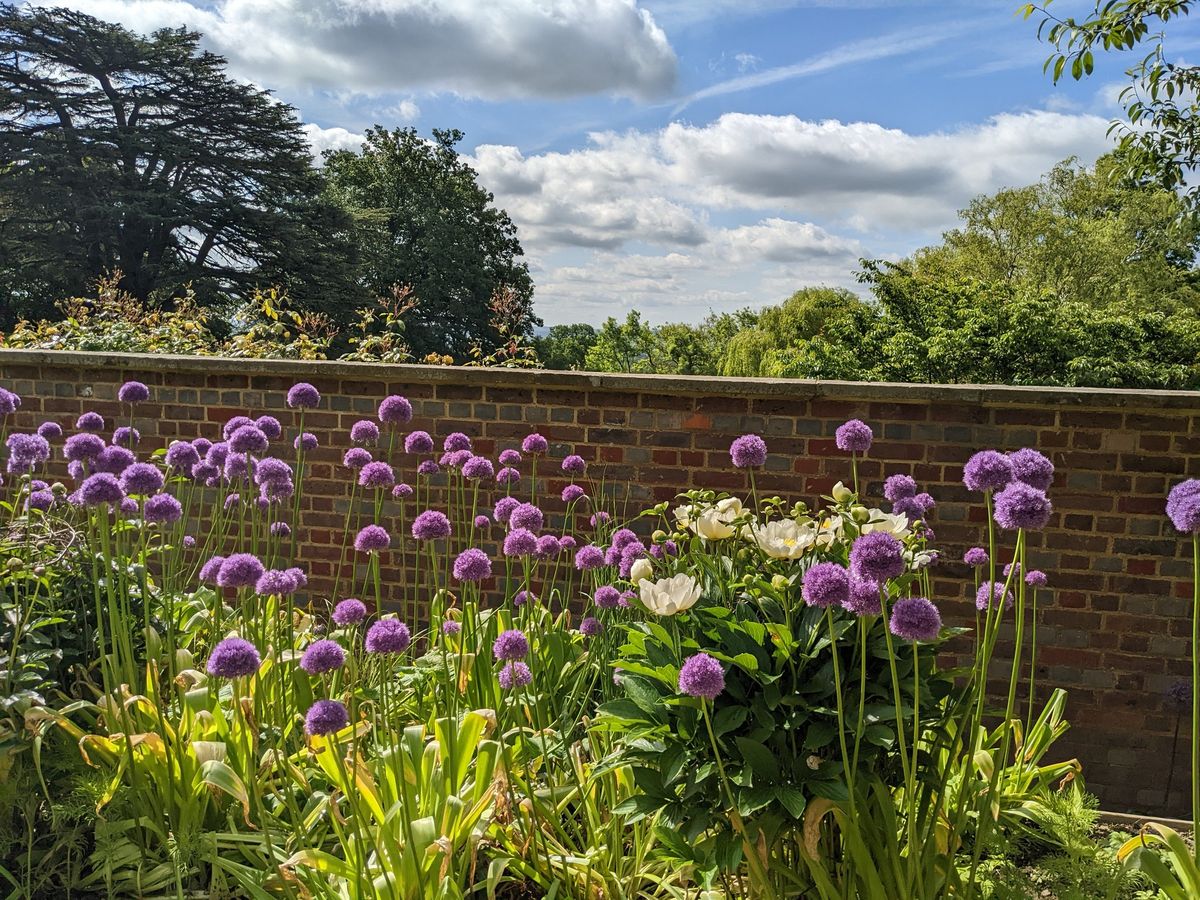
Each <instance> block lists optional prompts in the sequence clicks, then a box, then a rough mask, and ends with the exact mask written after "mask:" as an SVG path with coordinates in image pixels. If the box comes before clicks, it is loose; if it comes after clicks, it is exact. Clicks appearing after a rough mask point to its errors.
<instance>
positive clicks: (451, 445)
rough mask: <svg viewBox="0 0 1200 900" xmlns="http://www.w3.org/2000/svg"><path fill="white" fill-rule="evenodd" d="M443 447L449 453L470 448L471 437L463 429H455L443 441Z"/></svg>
mask: <svg viewBox="0 0 1200 900" xmlns="http://www.w3.org/2000/svg"><path fill="white" fill-rule="evenodd" d="M442 449H443V450H445V451H446V452H447V453H455V452H458V451H460V450H470V449H471V439H470V438H469V437H467V436H466V435H465V434H463V433H462V432H461V431H453V432H451V433H450V434H448V435H446V439H445V440H444V441H442Z"/></svg>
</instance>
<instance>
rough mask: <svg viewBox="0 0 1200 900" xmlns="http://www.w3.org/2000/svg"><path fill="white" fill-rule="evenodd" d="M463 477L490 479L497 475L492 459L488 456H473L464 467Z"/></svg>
mask: <svg viewBox="0 0 1200 900" xmlns="http://www.w3.org/2000/svg"><path fill="white" fill-rule="evenodd" d="M462 473H463V478H472V479H481V480H484V481H486V480H488V479H491V478H495V477H496V470H495V468H493V466H492V461H491V460H490V459H488V458H487V457H486V456H472V457H471V458H470V459H468V460H467V461H466V462H465V463H463V467H462Z"/></svg>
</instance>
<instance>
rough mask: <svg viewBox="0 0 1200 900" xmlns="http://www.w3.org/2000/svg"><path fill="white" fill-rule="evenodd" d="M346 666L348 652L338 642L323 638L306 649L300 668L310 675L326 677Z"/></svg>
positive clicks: (301, 658)
mask: <svg viewBox="0 0 1200 900" xmlns="http://www.w3.org/2000/svg"><path fill="white" fill-rule="evenodd" d="M345 664H346V651H345V650H344V649H343V648H342V645H341V644H339V643H338V642H337V641H331V640H329V639H328V638H323V639H322V640H319V641H313V642H312V643H311V644H309V645H308V646H307V647H305V648H304V653H303V655H301V657H300V668H301V669H303V670H304V671H305V672H307V673H308V674H309V675H324V674H325V673H326V672H332V671H334V670H335V669H340V668H341V667H342V666H344V665H345Z"/></svg>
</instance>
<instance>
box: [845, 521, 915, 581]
mask: <svg viewBox="0 0 1200 900" xmlns="http://www.w3.org/2000/svg"><path fill="white" fill-rule="evenodd" d="M850 569H851V571H852V572H854V574H855V575H858V576H859V577H860V578H862V579H864V580H866V581H877V582H884V581H887V580H888V579H889V578H895V577H897V576H898V575H900V574H902V573H903V572H904V545H903V544H901V543H900V542H899V541H898V540H896V538H895V537H894V536H892V535H890V534H888V533H887V532H886V531H872V532H871V533H870V534H864V535H862V536H861V537H859V538H858V539H857V540H855V541H854V544H853V545H852V546H851V547H850Z"/></svg>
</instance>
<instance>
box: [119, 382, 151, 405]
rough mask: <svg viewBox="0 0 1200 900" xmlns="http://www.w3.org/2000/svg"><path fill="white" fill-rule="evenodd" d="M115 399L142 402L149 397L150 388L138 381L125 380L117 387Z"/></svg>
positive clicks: (123, 401) (126, 401)
mask: <svg viewBox="0 0 1200 900" xmlns="http://www.w3.org/2000/svg"><path fill="white" fill-rule="evenodd" d="M117 399H118V400H120V401H121V402H122V403H144V402H146V401H147V400H149V399H150V388H148V387H146V386H145V385H144V384H142V383H141V382H140V381H127V382H125V383H124V384H123V385H121V387H120V389H118V391H117Z"/></svg>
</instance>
